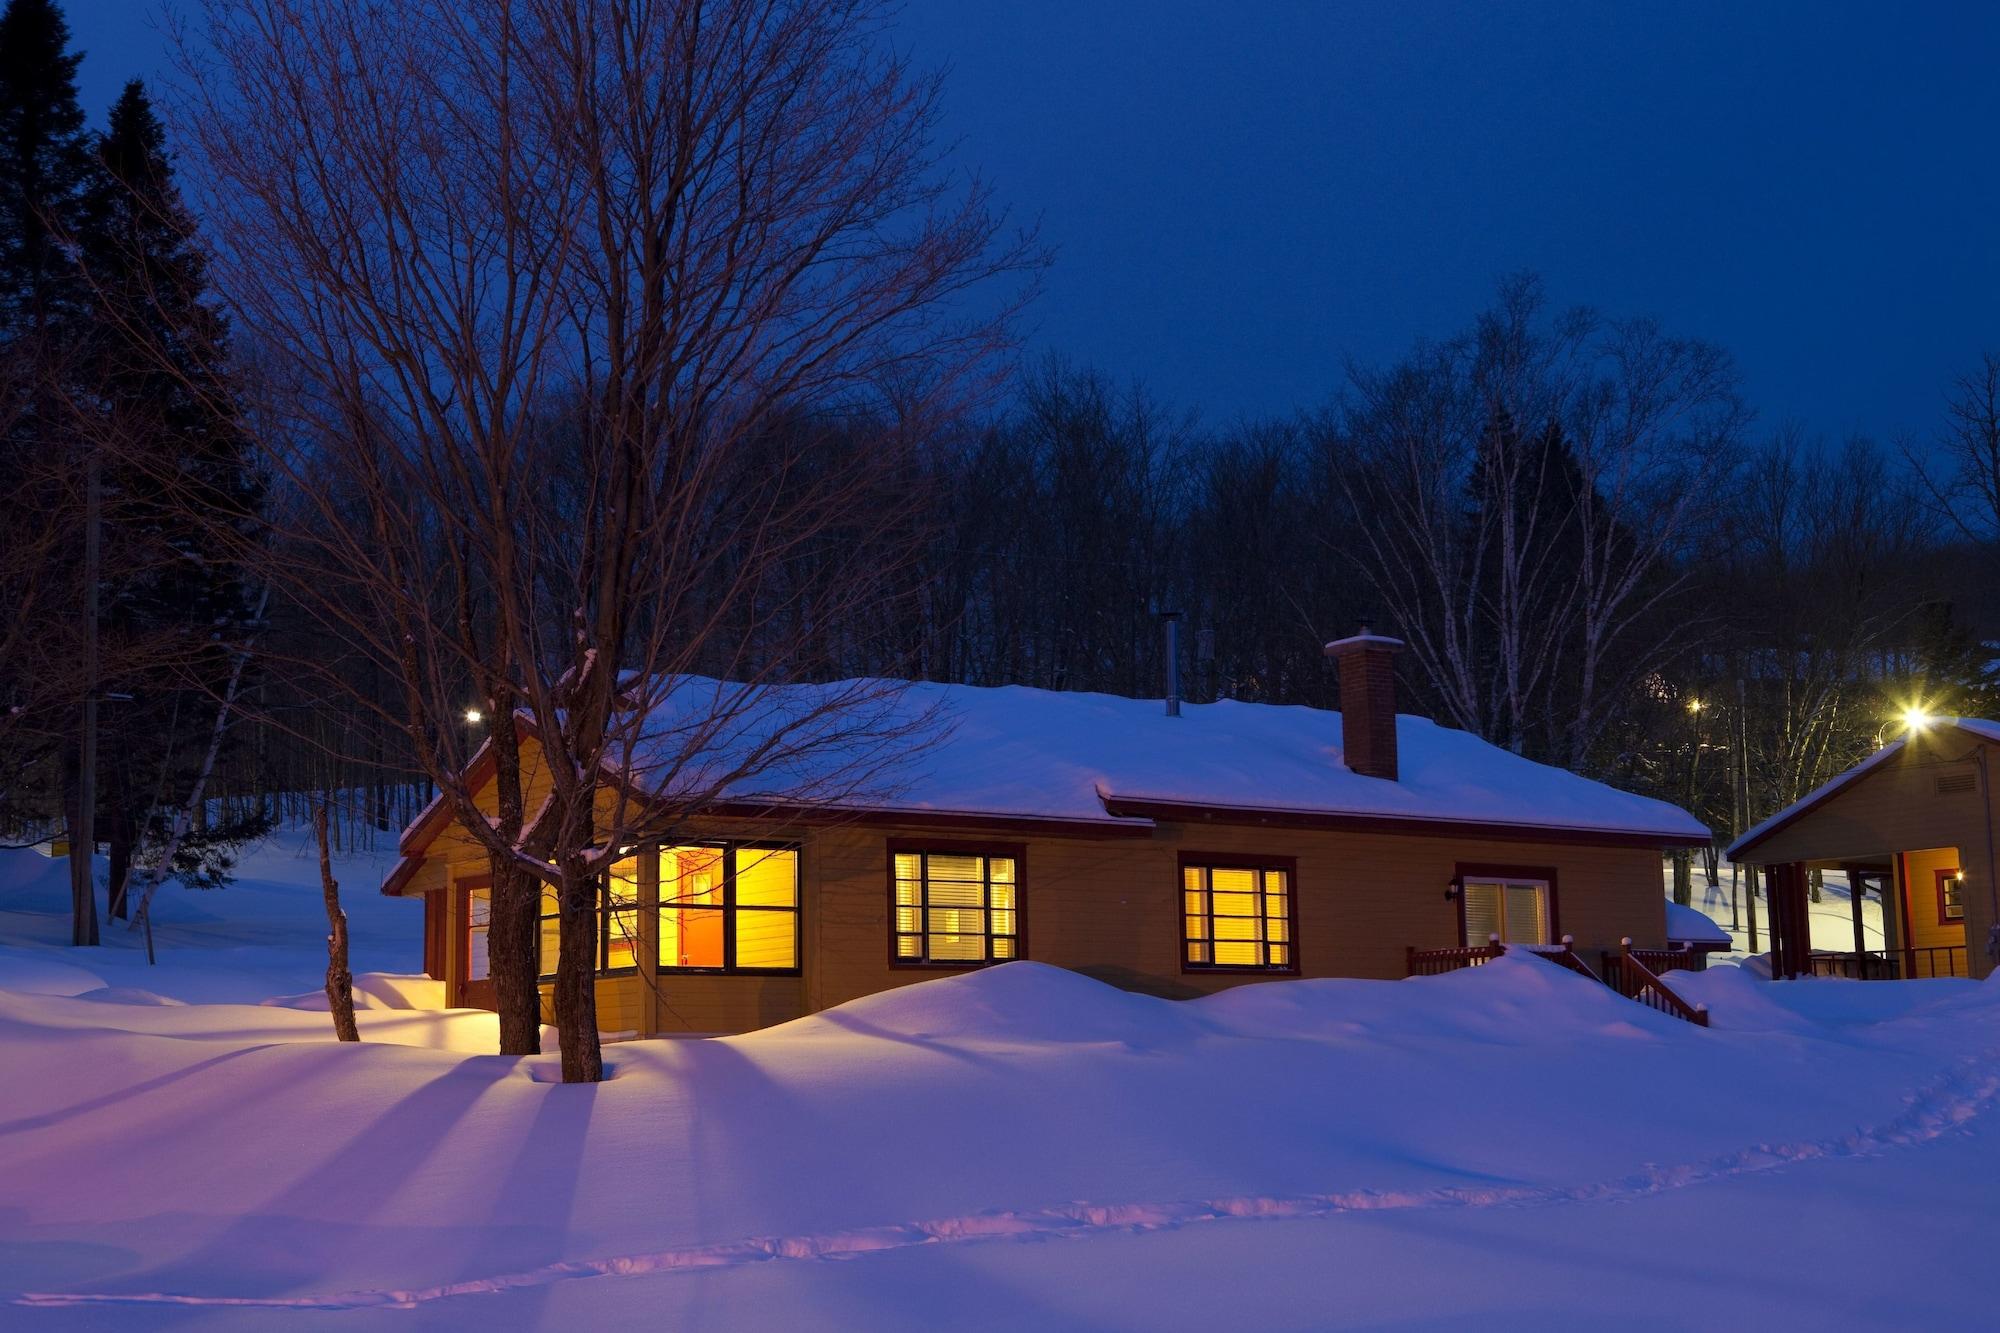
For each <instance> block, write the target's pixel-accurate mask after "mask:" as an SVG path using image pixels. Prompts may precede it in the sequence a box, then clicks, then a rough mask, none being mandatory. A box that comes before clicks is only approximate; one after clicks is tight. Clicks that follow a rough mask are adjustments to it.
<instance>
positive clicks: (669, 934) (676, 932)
mask: <svg viewBox="0 0 2000 1333" xmlns="http://www.w3.org/2000/svg"><path fill="white" fill-rule="evenodd" d="M660 966H661V967H721V966H722V913H721V911H719V910H717V909H713V908H692V907H663V908H661V909H660Z"/></svg>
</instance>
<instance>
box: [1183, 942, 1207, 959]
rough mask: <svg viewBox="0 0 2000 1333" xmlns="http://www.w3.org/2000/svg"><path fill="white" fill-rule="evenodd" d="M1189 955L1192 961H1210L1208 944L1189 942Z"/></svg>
mask: <svg viewBox="0 0 2000 1333" xmlns="http://www.w3.org/2000/svg"><path fill="white" fill-rule="evenodd" d="M1187 956H1188V961H1189V962H1190V963H1205V962H1207V961H1208V946H1207V945H1206V944H1189V945H1188V947H1187Z"/></svg>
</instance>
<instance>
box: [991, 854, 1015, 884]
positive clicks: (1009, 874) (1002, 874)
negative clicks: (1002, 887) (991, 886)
mask: <svg viewBox="0 0 2000 1333" xmlns="http://www.w3.org/2000/svg"><path fill="white" fill-rule="evenodd" d="M987 865H988V866H989V867H991V871H990V873H989V874H988V875H987V878H988V879H991V880H992V881H993V882H994V883H995V884H1012V883H1013V882H1014V858H1013V857H1011V856H995V857H992V858H990V859H989V860H988V861H987Z"/></svg>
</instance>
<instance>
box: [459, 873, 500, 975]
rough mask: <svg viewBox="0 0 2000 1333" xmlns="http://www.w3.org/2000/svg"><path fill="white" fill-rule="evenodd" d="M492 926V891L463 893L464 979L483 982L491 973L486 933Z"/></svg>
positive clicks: (468, 890) (477, 890) (481, 890)
mask: <svg viewBox="0 0 2000 1333" xmlns="http://www.w3.org/2000/svg"><path fill="white" fill-rule="evenodd" d="M492 925H493V890H492V889H467V890H466V891H465V979H466V980H467V981H484V980H486V979H487V978H488V977H489V976H491V975H492V973H493V963H492V958H491V955H489V954H488V953H487V951H486V932H487V931H488V930H489V929H490V928H491V927H492Z"/></svg>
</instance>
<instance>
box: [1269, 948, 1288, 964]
mask: <svg viewBox="0 0 2000 1333" xmlns="http://www.w3.org/2000/svg"><path fill="white" fill-rule="evenodd" d="M1291 963H1292V951H1291V950H1290V949H1289V948H1287V947H1285V946H1284V945H1282V944H1274V945H1272V946H1271V966H1272V967H1290V966H1291Z"/></svg>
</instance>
